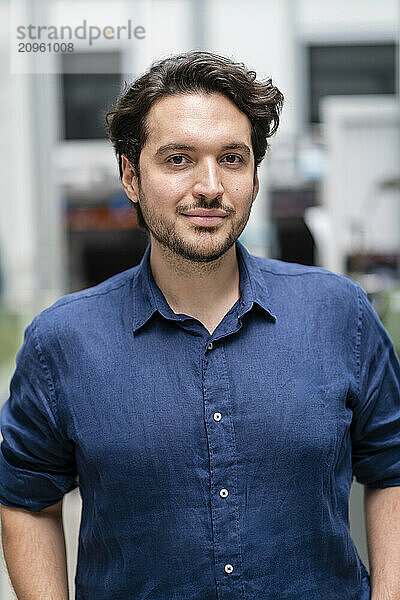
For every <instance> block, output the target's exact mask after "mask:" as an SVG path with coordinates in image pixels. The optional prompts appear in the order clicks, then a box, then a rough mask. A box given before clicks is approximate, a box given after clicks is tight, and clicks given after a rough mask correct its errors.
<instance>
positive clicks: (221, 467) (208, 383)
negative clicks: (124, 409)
mask: <svg viewBox="0 0 400 600" xmlns="http://www.w3.org/2000/svg"><path fill="white" fill-rule="evenodd" d="M209 350H213V352H208V351H209ZM204 356H205V360H204V361H203V390H204V392H203V393H204V403H205V412H206V414H208V415H209V418H208V419H207V420H206V427H207V439H208V448H209V464H210V480H211V518H212V523H213V527H212V532H213V533H212V535H213V538H214V548H215V552H214V557H215V566H216V573H220V575H218V576H217V580H216V583H217V589H218V598H219V599H220V600H231V598H232V597H235V598H236V599H237V600H243V598H244V597H245V595H244V583H243V566H242V555H241V541H240V527H239V518H238V515H239V506H238V499H237V481H236V471H237V454H236V453H235V446H236V442H235V435H234V428H233V423H232V416H231V415H232V407H231V395H230V390H229V387H228V374H227V373H226V367H227V363H226V360H225V359H224V348H223V344H220V345H218V347H216V346H215V345H214V344H213V343H212V342H209V344H207V346H206V350H205V355H204ZM222 415H224V418H223V419H222ZM211 417H212V419H213V421H214V424H212V421H210V418H211ZM216 423H218V427H216ZM225 486H226V487H225ZM227 559H228V560H229V561H230V562H229V563H226V560H227ZM227 575H231V576H230V577H229V578H228V577H227Z"/></svg>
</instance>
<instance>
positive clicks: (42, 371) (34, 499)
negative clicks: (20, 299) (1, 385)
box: [0, 317, 78, 511]
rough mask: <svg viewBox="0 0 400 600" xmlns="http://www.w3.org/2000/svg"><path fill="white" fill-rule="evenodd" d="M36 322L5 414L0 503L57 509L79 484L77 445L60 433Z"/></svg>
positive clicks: (18, 363)
mask: <svg viewBox="0 0 400 600" xmlns="http://www.w3.org/2000/svg"><path fill="white" fill-rule="evenodd" d="M36 319H37V317H35V319H33V321H32V323H31V324H30V325H28V327H27V328H26V329H25V334H24V342H23V345H22V347H21V349H20V350H19V352H18V354H17V361H16V369H15V372H14V374H13V377H12V379H11V383H10V396H9V398H8V400H6V402H5V404H4V405H3V407H2V410H1V433H2V436H3V440H2V442H1V445H0V503H1V504H5V505H6V506H12V507H15V508H23V509H25V510H29V511H40V510H41V509H42V508H45V507H46V506H50V505H52V504H55V503H56V502H58V501H59V500H61V498H62V497H63V496H64V494H66V493H67V492H69V491H70V490H72V489H73V488H75V487H77V485H78V484H77V474H76V466H75V460H74V444H73V443H72V441H71V440H68V439H65V437H63V435H62V434H61V429H60V426H59V423H58V418H57V410H56V400H55V390H54V384H53V381H52V378H51V374H50V372H49V370H48V368H47V365H46V362H45V360H44V357H43V354H42V349H41V343H40V341H39V335H38V331H37V329H36V327H37V324H36Z"/></svg>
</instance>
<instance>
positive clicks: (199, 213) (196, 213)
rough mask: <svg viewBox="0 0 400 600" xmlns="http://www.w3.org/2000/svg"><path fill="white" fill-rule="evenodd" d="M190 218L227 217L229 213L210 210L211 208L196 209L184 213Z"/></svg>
mask: <svg viewBox="0 0 400 600" xmlns="http://www.w3.org/2000/svg"><path fill="white" fill-rule="evenodd" d="M183 214H184V215H185V216H188V217H226V216H227V213H226V212H225V211H224V210H221V209H210V208H195V209H193V210H188V211H186V212H184V213H183Z"/></svg>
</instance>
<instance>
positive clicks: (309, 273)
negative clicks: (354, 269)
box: [251, 255, 365, 314]
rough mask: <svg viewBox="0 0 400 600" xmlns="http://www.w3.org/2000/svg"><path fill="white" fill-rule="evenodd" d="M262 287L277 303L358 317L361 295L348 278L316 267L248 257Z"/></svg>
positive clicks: (362, 293)
mask: <svg viewBox="0 0 400 600" xmlns="http://www.w3.org/2000/svg"><path fill="white" fill-rule="evenodd" d="M251 258H252V261H254V263H253V264H254V265H256V266H257V267H258V272H259V274H260V279H261V281H262V285H263V286H265V288H266V289H267V290H268V293H269V294H270V296H275V298H276V299H279V301H281V302H282V301H285V300H286V301H291V300H292V301H293V300H294V299H296V300H298V301H300V302H302V303H307V304H309V305H314V306H321V305H324V306H333V307H335V308H341V309H343V310H346V311H348V309H349V308H350V309H351V312H352V313H353V314H354V312H356V313H358V312H359V310H360V302H361V301H362V297H364V296H365V292H364V291H363V289H362V288H361V286H360V285H359V284H358V283H357V282H356V281H354V280H353V279H351V278H350V277H348V276H347V275H342V274H339V273H334V272H333V271H330V270H328V269H325V268H323V267H317V266H307V265H301V264H298V263H293V262H285V261H282V260H277V259H272V258H262V257H258V256H254V255H252V257H251Z"/></svg>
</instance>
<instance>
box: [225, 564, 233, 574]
mask: <svg viewBox="0 0 400 600" xmlns="http://www.w3.org/2000/svg"><path fill="white" fill-rule="evenodd" d="M224 569H225V573H232V571H233V567H232V565H225V567H224Z"/></svg>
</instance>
